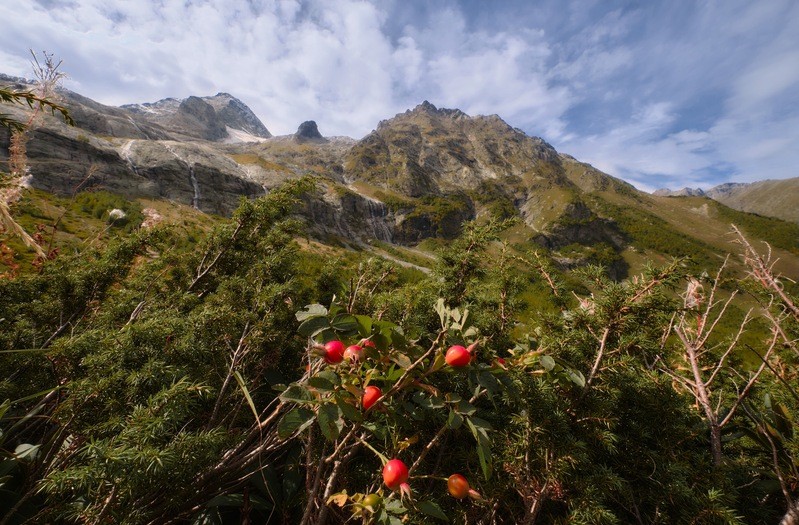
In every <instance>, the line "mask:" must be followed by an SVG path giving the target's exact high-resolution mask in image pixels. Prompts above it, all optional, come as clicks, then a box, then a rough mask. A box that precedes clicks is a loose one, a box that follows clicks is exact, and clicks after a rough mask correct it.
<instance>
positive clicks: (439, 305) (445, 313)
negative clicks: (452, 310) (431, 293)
mask: <svg viewBox="0 0 799 525" xmlns="http://www.w3.org/2000/svg"><path fill="white" fill-rule="evenodd" d="M435 310H436V313H437V314H438V318H439V319H441V328H446V327H447V320H448V319H449V309H448V308H447V306H446V305H445V304H444V299H443V298H441V297H439V298H438V301H436V305H435Z"/></svg>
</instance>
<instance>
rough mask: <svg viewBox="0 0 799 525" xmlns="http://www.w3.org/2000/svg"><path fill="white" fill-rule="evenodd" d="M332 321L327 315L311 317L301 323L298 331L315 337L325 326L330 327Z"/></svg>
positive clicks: (303, 334)
mask: <svg viewBox="0 0 799 525" xmlns="http://www.w3.org/2000/svg"><path fill="white" fill-rule="evenodd" d="M329 327H330V323H329V322H328V321H327V317H310V318H308V319H306V320H305V321H303V322H302V324H300V326H299V327H298V328H297V333H299V334H300V335H302V336H305V337H314V336H315V335H317V334H318V333H319V332H321V331H322V330H324V329H325V328H329Z"/></svg>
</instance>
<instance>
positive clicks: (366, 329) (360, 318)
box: [355, 315, 372, 337]
mask: <svg viewBox="0 0 799 525" xmlns="http://www.w3.org/2000/svg"><path fill="white" fill-rule="evenodd" d="M355 322H357V323H358V333H359V334H361V337H369V335H371V333H372V318H371V317H369V316H368V315H356V316H355Z"/></svg>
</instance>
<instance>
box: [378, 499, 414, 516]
mask: <svg viewBox="0 0 799 525" xmlns="http://www.w3.org/2000/svg"><path fill="white" fill-rule="evenodd" d="M383 507H384V508H385V509H386V510H387V511H388V512H390V513H391V514H405V513H406V512H408V509H406V508H405V505H403V504H402V502H401V501H400V500H398V499H385V500H383Z"/></svg>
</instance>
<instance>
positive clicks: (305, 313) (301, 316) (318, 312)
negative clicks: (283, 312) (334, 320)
mask: <svg viewBox="0 0 799 525" xmlns="http://www.w3.org/2000/svg"><path fill="white" fill-rule="evenodd" d="M294 315H295V317H296V318H297V321H300V322H302V321H305V320H306V319H310V318H311V317H319V316H324V315H327V308H325V307H324V306H322V305H321V304H309V305H307V306H305V307H304V308H303V309H302V310H300V311H299V312H297V313H296V314H294Z"/></svg>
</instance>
